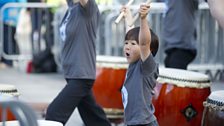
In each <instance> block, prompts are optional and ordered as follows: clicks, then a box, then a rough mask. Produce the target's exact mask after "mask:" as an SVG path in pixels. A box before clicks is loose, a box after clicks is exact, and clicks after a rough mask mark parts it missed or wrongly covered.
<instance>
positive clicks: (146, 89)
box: [122, 54, 158, 125]
mask: <svg viewBox="0 0 224 126" xmlns="http://www.w3.org/2000/svg"><path fill="white" fill-rule="evenodd" d="M157 77H158V64H157V63H156V62H155V61H154V58H153V56H152V54H151V55H150V56H149V57H148V58H147V59H146V60H145V61H144V62H142V60H139V61H137V62H135V63H132V64H130V65H129V67H128V70H127V74H126V79H125V82H124V85H123V87H122V100H123V106H124V116H125V118H124V122H125V124H127V125H137V124H149V123H150V122H152V121H154V120H156V117H155V116H154V111H155V109H154V106H153V104H152V96H153V91H154V87H155V86H156V79H157Z"/></svg>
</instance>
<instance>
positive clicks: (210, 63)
mask: <svg viewBox="0 0 224 126" xmlns="http://www.w3.org/2000/svg"><path fill="white" fill-rule="evenodd" d="M8 7H18V8H27V7H29V8H41V9H44V8H51V7H52V6H49V5H47V4H44V3H29V4H27V3H25V4H24V3H16V4H14V3H12V4H7V5H5V6H4V7H3V8H2V9H1V15H2V14H3V11H4V10H5V9H6V8H8ZM120 8H121V5H99V9H100V13H101V19H100V28H99V31H98V34H97V36H98V37H97V43H96V52H97V54H98V55H109V56H123V53H122V52H123V51H122V50H123V41H124V35H125V24H124V20H122V21H121V22H120V23H119V24H117V25H116V24H115V23H114V21H115V19H116V17H117V16H118V15H119V11H120ZM130 8H131V10H132V11H133V12H134V13H137V10H138V8H139V5H132V6H130ZM165 9H166V6H165V3H163V2H153V3H152V4H151V12H150V14H149V15H148V19H149V22H150V25H151V28H152V29H153V30H154V31H155V33H156V34H157V35H158V36H159V38H160V47H159V50H158V53H157V56H156V60H157V62H159V64H160V65H163V61H164V57H165V53H164V48H163V46H162V45H163V42H162V37H163V36H162V27H163V23H162V22H163V12H164V11H165ZM65 11H66V8H59V9H58V10H57V11H56V13H55V14H54V20H53V24H52V25H53V28H54V45H53V53H54V56H55V61H56V63H57V64H58V66H59V67H60V66H61V64H60V50H61V44H60V43H61V40H60V37H59V36H60V35H59V24H60V22H61V19H62V18H63V16H64V14H65ZM1 20H2V16H1ZM196 20H197V47H198V51H197V52H198V53H197V57H196V59H195V60H194V61H193V63H191V64H190V65H189V67H188V69H189V70H195V71H203V72H205V73H207V74H210V75H211V78H212V79H214V80H215V79H220V78H224V77H223V73H224V72H223V71H224V60H223V56H222V55H223V54H224V50H223V47H224V38H223V36H224V33H223V29H221V28H220V27H219V25H218V24H217V22H216V21H215V20H214V19H213V18H212V16H211V15H210V11H209V7H208V5H207V4H206V3H200V4H199V11H198V13H197V16H196ZM138 24H139V21H138V20H137V21H136V23H135V25H136V26H137V25H138ZM2 29H3V23H2V22H0V35H1V36H0V47H1V48H0V55H3V57H5V58H6V59H12V60H20V59H23V58H29V56H32V53H35V52H32V53H28V56H27V55H23V54H19V55H8V54H6V53H4V51H3V45H2V44H3V37H2V36H3V34H4V32H2V31H3V30H2ZM41 32H42V30H41ZM36 44H40V42H37V43H36ZM21 45H22V44H21ZM22 46H23V45H22ZM37 48H40V45H38V46H37ZM31 50H36V48H33V49H31Z"/></svg>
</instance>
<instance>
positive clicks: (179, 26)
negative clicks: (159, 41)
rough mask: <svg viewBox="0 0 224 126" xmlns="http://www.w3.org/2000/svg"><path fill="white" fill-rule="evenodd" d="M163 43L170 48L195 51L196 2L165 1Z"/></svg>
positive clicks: (188, 0) (194, 0) (181, 0)
mask: <svg viewBox="0 0 224 126" xmlns="http://www.w3.org/2000/svg"><path fill="white" fill-rule="evenodd" d="M166 5H167V10H166V12H165V15H164V20H163V21H164V23H163V24H164V25H163V42H164V48H165V50H167V49H171V48H181V49H189V50H195V49H196V19H195V16H196V15H195V14H196V12H197V11H196V10H197V8H198V0H166Z"/></svg>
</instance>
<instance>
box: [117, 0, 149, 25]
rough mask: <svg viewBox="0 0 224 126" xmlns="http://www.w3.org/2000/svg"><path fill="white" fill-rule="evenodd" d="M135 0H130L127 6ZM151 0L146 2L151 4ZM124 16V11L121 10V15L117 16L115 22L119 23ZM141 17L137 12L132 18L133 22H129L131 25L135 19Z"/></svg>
mask: <svg viewBox="0 0 224 126" xmlns="http://www.w3.org/2000/svg"><path fill="white" fill-rule="evenodd" d="M133 2H134V0H129V1H128V3H127V4H126V5H125V6H126V7H128V6H130V5H131V4H132V3H133ZM150 3H151V0H147V1H146V4H150ZM123 16H124V12H121V13H120V15H119V16H118V17H117V18H116V20H115V23H116V24H118V23H119V22H120V20H121V19H122V18H123ZM138 18H139V14H136V15H135V16H134V18H133V20H132V22H131V23H130V24H129V25H130V26H132V25H133V24H134V23H135V21H136V20H137V19H138Z"/></svg>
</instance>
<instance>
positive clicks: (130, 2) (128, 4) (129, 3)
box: [115, 0, 134, 24]
mask: <svg viewBox="0 0 224 126" xmlns="http://www.w3.org/2000/svg"><path fill="white" fill-rule="evenodd" d="M133 2H134V0H129V1H128V3H127V4H126V6H127V7H128V6H130V5H131V4H132V3H133ZM123 16H124V12H121V13H120V15H119V16H118V17H117V19H116V20H115V23H116V24H118V23H119V22H120V20H121V19H122V17H123Z"/></svg>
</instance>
